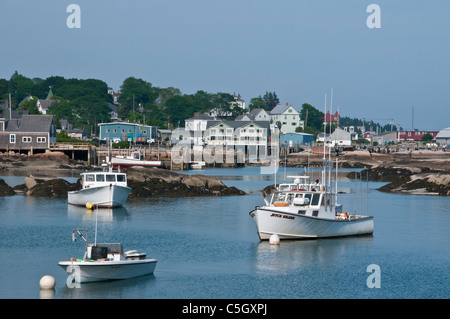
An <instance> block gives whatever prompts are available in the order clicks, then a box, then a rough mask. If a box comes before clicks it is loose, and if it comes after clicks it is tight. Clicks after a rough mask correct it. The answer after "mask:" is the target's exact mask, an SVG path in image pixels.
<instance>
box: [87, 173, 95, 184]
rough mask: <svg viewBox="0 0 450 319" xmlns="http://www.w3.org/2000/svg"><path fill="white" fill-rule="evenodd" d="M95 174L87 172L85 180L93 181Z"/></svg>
mask: <svg viewBox="0 0 450 319" xmlns="http://www.w3.org/2000/svg"><path fill="white" fill-rule="evenodd" d="M94 176H95V175H94V174H87V175H86V182H93V181H95V177H94Z"/></svg>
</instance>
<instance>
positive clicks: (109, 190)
mask: <svg viewBox="0 0 450 319" xmlns="http://www.w3.org/2000/svg"><path fill="white" fill-rule="evenodd" d="M130 192H131V188H130V187H127V186H121V185H113V184H111V185H108V186H101V187H92V188H84V189H82V190H79V191H73V192H68V193H67V199H68V203H69V204H70V205H76V206H84V207H85V206H86V204H87V203H92V204H94V205H95V206H97V205H98V207H107V208H111V207H121V206H123V205H124V204H125V202H126V201H127V199H128V195H129V194H130Z"/></svg>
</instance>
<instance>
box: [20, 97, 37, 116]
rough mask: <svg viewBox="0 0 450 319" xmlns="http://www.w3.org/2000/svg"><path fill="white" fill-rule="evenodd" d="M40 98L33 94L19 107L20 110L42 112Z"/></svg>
mask: <svg viewBox="0 0 450 319" xmlns="http://www.w3.org/2000/svg"><path fill="white" fill-rule="evenodd" d="M37 101H38V98H37V97H36V96H33V97H32V98H31V99H29V100H26V101H24V102H22V103H20V105H19V106H18V107H17V109H18V110H26V111H28V113H29V114H41V113H40V112H39V110H38V107H37Z"/></svg>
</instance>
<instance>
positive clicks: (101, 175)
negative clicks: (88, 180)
mask: <svg viewBox="0 0 450 319" xmlns="http://www.w3.org/2000/svg"><path fill="white" fill-rule="evenodd" d="M95 178H96V179H97V182H104V181H105V175H103V174H97V175H96V176H95Z"/></svg>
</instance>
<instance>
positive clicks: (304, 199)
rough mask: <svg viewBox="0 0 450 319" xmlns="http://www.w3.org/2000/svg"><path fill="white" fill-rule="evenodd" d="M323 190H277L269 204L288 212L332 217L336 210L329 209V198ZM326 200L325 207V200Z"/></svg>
mask: <svg viewBox="0 0 450 319" xmlns="http://www.w3.org/2000/svg"><path fill="white" fill-rule="evenodd" d="M325 195H326V193H325V192H320V191H318V192H316V191H279V192H274V193H273V194H272V198H271V201H270V206H273V207H276V208H279V209H282V210H283V211H285V212H288V213H294V214H300V215H306V216H313V217H326V218H334V217H335V216H336V213H337V210H336V211H335V210H331V209H330V208H331V207H330V201H331V198H329V196H328V198H327V196H325ZM326 201H327V202H328V205H327V207H325V202H326Z"/></svg>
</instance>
